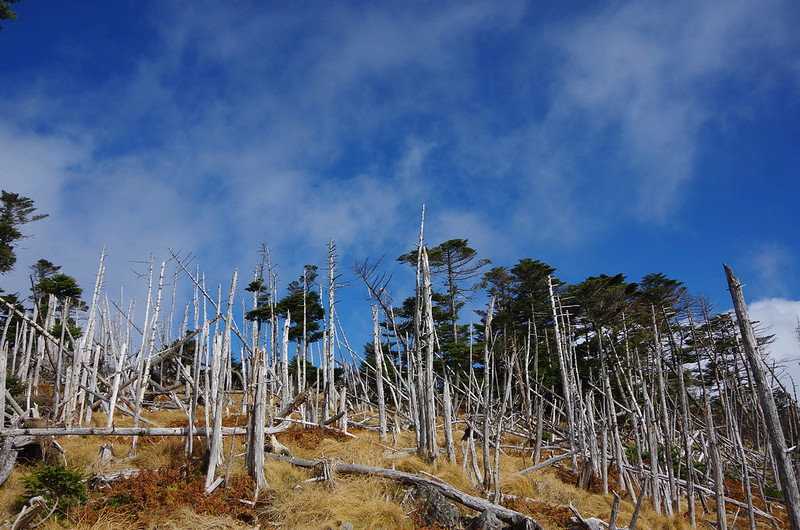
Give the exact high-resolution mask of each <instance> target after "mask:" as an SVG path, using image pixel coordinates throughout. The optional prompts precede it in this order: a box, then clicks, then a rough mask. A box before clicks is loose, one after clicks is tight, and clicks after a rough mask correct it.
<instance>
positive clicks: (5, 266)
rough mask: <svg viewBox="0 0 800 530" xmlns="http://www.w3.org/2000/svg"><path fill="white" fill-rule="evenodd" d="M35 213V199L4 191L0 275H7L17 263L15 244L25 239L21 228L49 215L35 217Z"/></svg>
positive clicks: (0, 204)
mask: <svg viewBox="0 0 800 530" xmlns="http://www.w3.org/2000/svg"><path fill="white" fill-rule="evenodd" d="M35 211H36V207H35V206H34V205H33V199H29V198H28V197H22V196H21V195H19V194H17V193H10V192H7V191H6V190H2V194H1V195H0V274H5V273H6V272H8V271H10V270H11V269H13V268H14V264H15V263H16V262H17V256H16V255H15V254H14V244H15V243H16V242H17V241H19V240H20V239H22V238H24V237H25V235H23V233H22V232H21V231H20V227H21V226H22V225H24V224H27V223H32V222H34V221H38V220H40V219H44V218H45V217H47V214H36V215H34V214H33V212H35Z"/></svg>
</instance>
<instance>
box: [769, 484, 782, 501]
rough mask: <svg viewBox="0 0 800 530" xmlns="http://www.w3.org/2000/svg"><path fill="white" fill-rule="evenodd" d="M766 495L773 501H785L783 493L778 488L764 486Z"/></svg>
mask: <svg viewBox="0 0 800 530" xmlns="http://www.w3.org/2000/svg"><path fill="white" fill-rule="evenodd" d="M764 495H766V496H767V497H771V498H773V499H780V500H783V492H782V491H781V490H780V488H778V487H777V486H769V485H767V486H764Z"/></svg>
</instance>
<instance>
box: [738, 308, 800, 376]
mask: <svg viewBox="0 0 800 530" xmlns="http://www.w3.org/2000/svg"><path fill="white" fill-rule="evenodd" d="M747 309H748V313H749V315H750V319H751V320H754V321H758V322H760V323H761V327H762V329H763V331H764V332H765V333H767V334H774V335H775V341H774V342H773V343H772V344H770V345H769V346H768V349H769V352H770V355H771V357H772V359H774V360H776V361H780V362H782V363H784V366H785V368H786V370H787V372H788V375H790V376H791V377H792V378H793V379H794V381H795V382H796V383H798V384H800V342H798V338H797V327H798V318H800V301H798V300H787V299H785V298H765V299H761V300H756V301H755V302H752V303H750V304H748V308H747Z"/></svg>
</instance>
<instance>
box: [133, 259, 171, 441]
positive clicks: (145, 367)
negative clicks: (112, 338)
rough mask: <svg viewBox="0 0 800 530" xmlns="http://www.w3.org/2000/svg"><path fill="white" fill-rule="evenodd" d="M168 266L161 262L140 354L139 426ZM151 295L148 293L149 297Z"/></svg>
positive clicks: (136, 416) (136, 413)
mask: <svg viewBox="0 0 800 530" xmlns="http://www.w3.org/2000/svg"><path fill="white" fill-rule="evenodd" d="M165 266H166V262H163V261H162V262H161V272H160V274H159V276H158V292H157V294H156V305H155V308H154V309H153V317H152V318H151V319H150V322H148V323H147V327H146V328H145V332H144V339H143V344H144V348H143V350H142V352H141V355H140V361H139V366H140V369H139V378H138V380H137V383H138V384H137V387H136V403H135V407H136V408H135V410H134V411H133V412H134V416H133V426H134V427H138V426H139V414H140V413H141V410H142V400H143V399H144V393H145V390H146V389H147V386H148V384H149V383H150V366H151V362H152V354H153V349H154V348H155V340H156V328H157V327H158V315H159V309H160V308H161V291H162V288H163V284H164V267H165ZM149 298H150V296H149V295H148V299H149ZM137 440H138V437H136V436H134V437H133V440H132V441H131V450H130V456H133V455H135V454H136V442H137Z"/></svg>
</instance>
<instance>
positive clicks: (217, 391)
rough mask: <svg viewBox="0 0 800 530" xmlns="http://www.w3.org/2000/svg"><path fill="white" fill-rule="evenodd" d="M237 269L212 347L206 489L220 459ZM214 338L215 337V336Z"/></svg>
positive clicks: (208, 487)
mask: <svg viewBox="0 0 800 530" xmlns="http://www.w3.org/2000/svg"><path fill="white" fill-rule="evenodd" d="M237 275H238V271H237V270H234V272H233V279H232V280H231V289H230V291H229V292H228V307H227V312H226V315H225V328H224V329H223V332H222V337H221V338H222V344H221V345H219V346H217V344H219V342H218V341H217V340H215V341H214V345H215V347H214V349H213V350H212V363H211V366H212V367H211V374H210V377H211V378H212V383H214V387H215V388H214V390H213V391H212V393H213V394H214V419H213V424H212V428H211V445H210V446H209V461H208V472H207V473H206V491H209V490H210V489H211V486H212V484H213V483H214V475H215V473H216V469H217V465H218V464H219V463H220V462H221V461H222V409H223V402H224V400H225V396H224V390H225V387H224V385H223V384H222V383H223V381H222V378H223V375H224V374H223V373H222V369H223V367H224V366H225V364H224V359H225V356H226V355H230V350H231V328H232V327H233V304H234V294H235V292H236V280H237ZM215 338H216V337H215Z"/></svg>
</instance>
